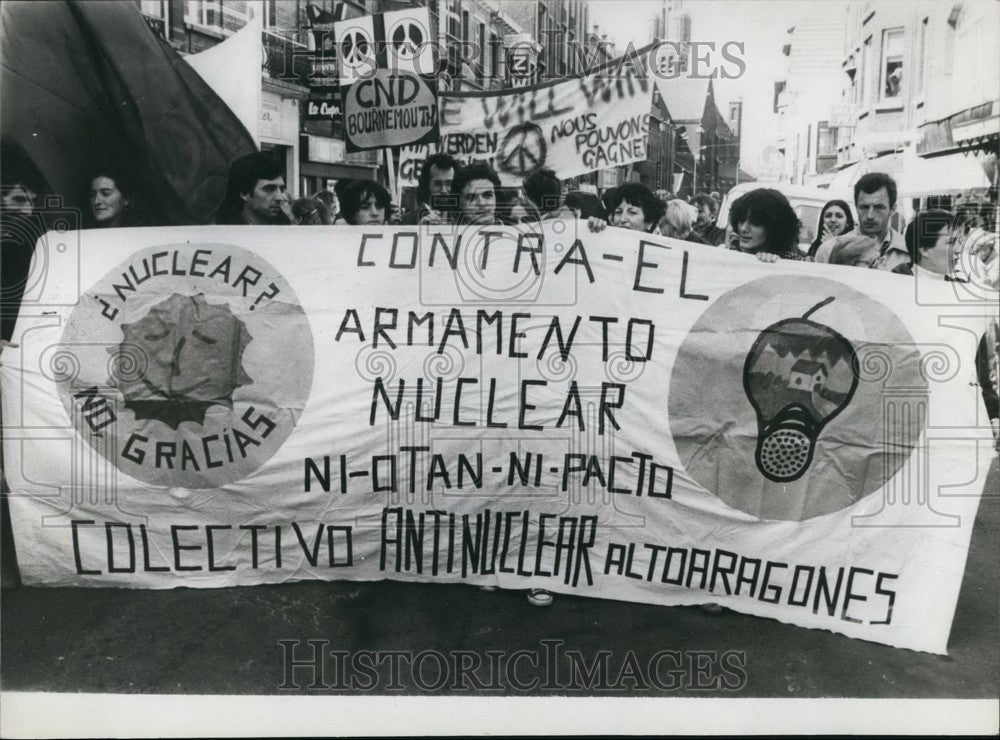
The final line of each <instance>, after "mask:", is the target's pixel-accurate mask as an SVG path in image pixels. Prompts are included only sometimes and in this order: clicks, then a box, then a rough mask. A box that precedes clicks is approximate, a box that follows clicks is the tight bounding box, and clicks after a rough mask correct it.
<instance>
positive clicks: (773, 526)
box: [2, 221, 996, 653]
mask: <svg viewBox="0 0 1000 740" xmlns="http://www.w3.org/2000/svg"><path fill="white" fill-rule="evenodd" d="M60 238H61V239H63V238H65V239H68V240H69V241H68V242H67V243H69V242H72V243H73V245H74V246H73V247H72V248H71V249H65V250H63V251H57V250H49V251H45V252H43V254H44V255H45V256H44V259H45V264H44V267H45V270H46V272H45V275H44V280H40V281H39V285H40V288H39V289H38V291H37V293H34V294H32V295H30V296H28V297H27V298H26V300H25V303H24V305H23V307H22V313H21V316H20V318H19V321H18V325H17V329H16V333H15V337H14V341H15V342H16V343H17V345H18V346H17V347H8V348H6V349H4V351H3V358H2V379H3V413H4V418H3V422H4V434H5V440H4V445H5V446H4V459H5V461H6V465H7V469H6V470H5V474H6V476H7V480H8V482H9V485H10V488H11V490H12V491H13V493H12V495H11V500H10V508H11V515H12V521H13V525H14V533H15V543H16V547H17V555H18V561H19V564H20V566H21V569H22V575H23V578H24V581H25V582H26V583H27V584H29V585H50V586H120V587H142V588H172V587H177V586H190V587H221V586H235V585H252V584H261V583H282V582H287V581H296V580H307V579H323V580H337V579H350V580H366V581H370V580H379V579H387V578H388V579H394V580H406V581H419V582H437V583H467V584H470V585H472V584H474V585H487V584H494V585H499V586H501V587H503V588H510V589H527V588H529V587H531V588H544V589H548V590H550V591H553V592H557V593H565V594H575V595H580V596H590V597H600V598H609V599H621V600H628V601H638V602H647V603H652V604H660V605H679V604H680V605H683V604H698V603H705V602H717V603H719V604H722V605H724V606H727V607H730V608H732V609H734V610H736V611H739V612H745V613H748V614H754V615H759V616H762V617H770V618H774V619H778V620H781V621H783V622H788V623H793V624H797V625H801V626H804V627H810V628H819V629H826V630H832V631H834V632H839V633H843V634H845V635H848V636H851V637H856V638H862V639H866V640H872V641H876V642H880V643H885V644H889V645H895V646H900V647H907V648H912V649H917V650H924V651H932V652H937V653H943V652H944V651H945V649H946V645H947V639H948V632H949V628H950V625H951V620H952V616H953V613H954V610H955V604H956V599H957V596H958V591H959V586H960V584H961V581H962V575H963V571H964V565H965V559H966V553H967V548H968V543H969V538H970V534H971V530H972V525H973V520H974V518H975V515H976V510H977V507H978V503H979V497H980V495H981V494H982V488H983V482H984V479H985V475H986V471H987V469H988V466H989V463H990V458H991V454H990V446H991V438H990V432H989V424H988V421H987V420H986V418H985V412H984V409H983V402H982V400H981V398H980V395H979V389H978V388H977V387H976V386H975V380H976V370H975V363H974V362H973V358H974V356H975V354H976V348H977V345H978V343H979V338H980V336H981V334H982V331H983V327H984V326H985V325H986V323H987V321H986V320H987V318H988V317H989V316H990V315H991V314H995V312H996V299H995V293H994V294H993V295H992V296H990V295H986V296H985V297H984V296H983V295H975V286H970V285H962V284H955V283H945V282H943V281H941V282H935V281H922V280H921V279H919V278H918V279H914V278H912V277H905V276H897V275H887V274H883V273H878V272H875V271H866V270H848V269H846V268H838V267H834V266H829V265H811V264H803V263H796V262H779V263H776V264H764V263H761V262H758V261H757V260H756V259H754V258H751V257H747V256H744V255H740V254H735V253H733V252H727V251H725V250H720V249H712V248H707V247H704V246H699V245H693V244H690V243H685V242H678V241H673V240H668V239H664V238H661V237H656V236H650V235H646V234H639V233H636V232H631V231H622V230H618V229H614V228H609V229H607V230H606V231H605V232H603V233H601V234H599V235H594V234H591V233H589V232H588V231H587V229H586V226H585V224H584V223H582V222H574V221H556V222H552V223H550V224H547V225H545V226H544V228H542V227H538V226H535V227H531V228H528V229H524V228H523V227H522V230H521V231H515V230H511V229H508V228H506V227H483V228H481V229H468V230H454V229H453V228H452V227H447V226H442V227H438V226H435V227H428V228H426V229H424V230H422V231H414V230H407V229H405V228H395V229H393V228H382V227H376V228H363V227H348V228H322V227H243V228H240V227H221V226H220V227H208V228H205V227H202V228H164V229H129V230H126V229H122V230H114V231H91V232H81V233H72V232H71V233H69V234H68V235H66V236H65V237H64V236H60Z"/></svg>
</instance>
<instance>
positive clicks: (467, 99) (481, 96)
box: [439, 70, 653, 185]
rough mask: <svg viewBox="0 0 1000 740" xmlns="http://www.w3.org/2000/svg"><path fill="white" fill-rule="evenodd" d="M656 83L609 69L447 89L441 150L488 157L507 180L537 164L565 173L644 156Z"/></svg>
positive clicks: (513, 181)
mask: <svg viewBox="0 0 1000 740" xmlns="http://www.w3.org/2000/svg"><path fill="white" fill-rule="evenodd" d="M652 96H653V83H652V82H651V81H649V80H648V79H647V78H646V77H641V76H635V75H632V74H625V73H624V72H623V73H622V74H621V75H620V76H619V75H616V74H613V73H612V72H611V71H610V70H605V71H603V72H599V73H597V74H593V75H590V76H587V77H580V78H573V79H568V80H562V81H559V82H550V83H545V84H542V85H536V86H534V87H527V88H519V89H517V90H516V91H511V90H505V91H503V92H483V93H479V92H469V93H456V92H447V93H445V92H443V93H441V94H440V95H439V102H440V111H441V146H440V151H442V152H445V153H446V154H450V155H452V156H453V157H455V158H457V159H459V160H460V161H462V162H464V163H468V162H472V161H479V160H481V161H486V162H489V163H490V165H492V167H493V169H495V170H496V171H497V173H498V174H499V175H500V179H501V181H502V182H503V183H504V184H505V185H520V183H521V180H522V179H523V178H524V176H525V175H527V174H528V173H529V172H531V171H532V170H534V169H537V168H539V167H551V168H552V169H553V170H555V173H556V175H557V176H558V177H559V178H560V179H565V178H569V177H576V176H577V175H583V174H586V173H588V172H593V171H594V170H602V169H605V168H607V167H618V166H621V165H626V164H631V163H633V162H642V161H644V160H645V159H646V139H647V137H648V136H649V118H650V116H649V111H650V105H651V104H652Z"/></svg>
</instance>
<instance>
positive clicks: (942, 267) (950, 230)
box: [892, 210, 1000, 449]
mask: <svg viewBox="0 0 1000 740" xmlns="http://www.w3.org/2000/svg"><path fill="white" fill-rule="evenodd" d="M960 218H961V216H959V217H958V218H956V217H955V216H953V215H952V214H950V213H948V212H947V211H940V210H929V211H923V212H921V213H918V214H917V215H916V216H915V217H914V219H913V220H912V221H910V223H909V224H907V226H906V232H905V234H904V239H905V240H906V249H907V251H908V252H909V253H910V259H911V260H912V263H911V264H908V265H907V264H902V265H898V266H897V267H895V268H894V269H893V270H892V272H893V273H895V274H897V275H911V276H914V277H917V278H918V279H923V280H946V281H948V282H958V283H967V282H969V280H968V279H967V278H966V277H964V276H963V275H961V274H959V273H958V272H957V271H956V269H955V267H956V263H957V262H958V258H959V256H960V247H961V246H962V245H961V244H960V241H961V240H962V238H963V237H964V236H965V235H964V233H963V229H962V223H961V221H960V220H959V219H960ZM996 332H997V329H996V323H995V322H994V323H993V324H992V325H991V326H990V329H988V330H987V332H986V333H984V334H983V336H982V337H981V338H980V341H979V345H978V347H977V349H976V357H975V365H976V379H977V381H978V383H979V388H980V392H981V393H982V397H983V404H984V405H985V406H986V415H987V417H988V418H989V420H990V428H991V430H992V432H993V446H994V448H995V449H1000V393H998V390H997V379H996V377H995V374H994V371H993V370H992V362H991V354H992V353H991V352H990V335H991V333H992V334H994V335H995V334H996Z"/></svg>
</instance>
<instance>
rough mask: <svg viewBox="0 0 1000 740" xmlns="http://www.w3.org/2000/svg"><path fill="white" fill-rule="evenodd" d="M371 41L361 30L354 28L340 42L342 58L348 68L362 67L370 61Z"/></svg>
mask: <svg viewBox="0 0 1000 740" xmlns="http://www.w3.org/2000/svg"><path fill="white" fill-rule="evenodd" d="M370 43H371V41H370V40H369V38H368V35H367V34H366V33H365V32H364V31H363V30H362V29H360V28H352V29H350V30H349V31H347V32H346V33H345V34H344V37H343V38H342V39H341V40H340V58H341V60H342V61H343V63H344V66H346V67H351V68H354V67H360V66H361V65H362V64H364V63H365V61H366V60H367V59H368V48H369V45H370Z"/></svg>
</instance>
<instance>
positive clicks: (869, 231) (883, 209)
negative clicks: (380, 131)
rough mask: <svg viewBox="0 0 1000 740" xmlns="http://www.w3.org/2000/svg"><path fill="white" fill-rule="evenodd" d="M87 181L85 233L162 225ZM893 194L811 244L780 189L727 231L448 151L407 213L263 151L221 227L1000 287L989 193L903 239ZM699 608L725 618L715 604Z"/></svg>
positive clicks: (875, 185)
mask: <svg viewBox="0 0 1000 740" xmlns="http://www.w3.org/2000/svg"><path fill="white" fill-rule="evenodd" d="M8 162H10V159H9V158H8ZM86 187H87V203H88V205H89V209H88V211H87V212H86V213H85V218H84V223H83V225H84V226H85V227H88V228H116V227H129V226H147V225H158V224H155V223H154V222H153V220H152V219H151V218H150V216H149V213H148V212H147V210H146V209H145V208H144V204H143V198H142V194H141V193H140V191H139V189H138V188H137V186H136V183H135V182H134V180H133V179H132V178H131V177H130V175H129V173H128V172H123V171H120V170H116V169H114V168H111V167H102V168H99V169H97V170H96V171H95V172H94V173H93V177H92V178H91V179H90V180H89V181H88V182H87V184H86ZM44 191H45V184H44V182H43V181H42V179H41V178H40V177H39V176H38V175H37V172H34V171H32V169H31V168H30V167H27V166H21V164H20V163H18V162H17V161H16V158H15V161H14V164H13V165H8V166H6V167H5V168H4V182H3V203H2V205H3V215H4V229H3V235H4V246H5V248H4V259H5V261H6V262H7V265H6V267H7V268H13V269H5V273H11V272H17V273H18V274H20V273H22V272H23V273H24V275H27V269H28V263H29V261H30V254H31V248H32V247H33V243H32V244H28V245H20V246H18V245H17V244H14V243H13V242H14V241H16V237H17V235H18V233H19V230H18V228H17V221H18V219H24V218H29V217H30V216H31V214H32V212H33V210H34V208H35V204H36V200H37V199H38V197H39V195H40V194H41V193H42V192H44ZM897 195H898V194H897V188H896V183H895V182H894V181H893V179H892V178H891V177H890V176H889V175H886V174H883V173H877V172H874V173H869V174H866V175H864V176H862V177H861V178H860V179H859V180H858V181H857V183H856V184H855V186H854V204H853V205H854V208H853V209H852V208H851V205H850V204H848V203H846V202H845V201H843V200H830V201H829V202H828V203H826V204H825V205H824V206H823V209H822V210H821V212H820V216H819V223H818V224H815V225H808V226H809V228H810V229H811V228H812V226H815V227H816V232H817V233H818V234H819V235H818V236H817V237H816V238H815V240H813V241H812V242H811V243H808V244H800V243H799V235H800V234H801V233H803V231H804V230H803V227H804V226H806V225H804V224H802V223H800V220H799V217H798V216H797V215H796V212H795V210H794V209H793V207H792V205H791V204H790V203H789V201H788V199H787V198H786V197H785V196H784V195H783V194H782V193H781V192H780V191H779V190H777V189H773V188H767V187H761V188H757V189H755V190H751V191H749V192H747V193H745V194H743V195H742V196H740V197H739V198H737V199H736V200H735V201H734V202H733V203H731V204H730V208H729V217H728V224H723V225H720V224H717V220H718V213H719V207H720V202H719V201H720V199H719V196H718V194H717V193H712V194H696V195H694V196H693V197H692V198H691V199H690V202H688V201H686V200H684V199H681V198H678V197H675V195H674V194H672V193H670V192H668V191H664V190H659V191H656V192H653V191H651V190H650V189H649V188H647V187H646V186H645V185H642V184H640V183H635V182H629V183H626V184H624V185H621V186H620V187H617V188H611V189H608V190H607V191H605V192H604V193H603V194H602V196H601V197H598V196H597V195H596V194H595V193H591V192H585V191H583V190H571V191H569V192H566V191H565V188H564V184H563V183H562V182H561V181H560V180H559V179H558V178H557V176H556V174H555V173H554V172H553V171H552V170H551V169H540V170H537V171H535V172H533V173H531V174H529V175H528V176H527V177H526V178H525V179H524V181H523V183H522V186H521V187H519V188H515V187H505V186H503V185H502V184H501V180H500V178H499V177H498V175H497V173H496V172H495V171H494V170H493V169H492V168H491V167H490V166H489V165H488V164H486V163H472V164H469V165H466V166H462V165H461V164H460V163H459V162H458V161H456V160H455V159H453V158H452V157H450V156H449V155H447V154H432V155H430V156H429V157H428V158H427V159H426V161H425V162H424V165H423V167H422V169H421V172H420V176H419V179H418V185H417V188H416V200H417V205H416V207H415V208H413V209H412V210H410V211H407V212H405V213H401V212H400V211H399V210H398V209H397V208H396V205H395V204H394V203H393V202H392V196H391V195H390V193H389V192H388V190H386V188H385V187H383V186H382V185H381V184H379V183H378V182H375V181H374V180H339V181H337V183H336V185H335V186H334V188H333V190H332V191H331V190H322V191H320V192H318V193H315V194H313V195H311V196H307V197H300V198H297V199H296V198H293V197H292V196H291V194H290V193H289V192H288V190H287V187H286V184H285V181H284V169H283V167H282V165H281V164H280V163H279V162H278V161H277V160H276V159H274V158H272V157H271V156H269V155H268V154H267V153H262V152H258V153H254V154H250V155H247V156H245V157H243V158H241V159H239V160H237V161H236V162H234V163H233V164H232V166H231V168H230V172H229V178H228V183H227V188H226V193H225V197H224V199H223V201H222V203H221V205H220V206H219V208H218V210H217V212H216V215H215V223H217V224H245V225H316V226H323V225H327V226H329V225H352V226H359V225H365V226H371V225H383V224H403V225H437V224H448V223H452V224H464V225H504V224H506V225H515V224H521V223H525V222H528V223H532V222H542V221H546V220H551V219H582V220H584V221H586V223H587V225H588V227H589V229H590V230H591V231H595V232H597V231H601V230H603V229H604V228H606V227H607V226H609V225H610V226H614V227H618V228H621V229H629V230H634V231H642V232H645V233H651V234H659V235H662V236H665V237H668V238H671V239H678V240H683V241H686V242H690V243H692V244H697V245H700V246H701V248H704V249H708V248H713V247H715V248H724V249H730V250H735V251H738V252H741V253H745V254H749V255H753V256H755V257H756V258H757V259H758V260H760V261H761V262H776V261H778V260H794V261H815V262H819V263H829V264H833V265H841V266H850V267H861V268H865V269H876V270H883V271H888V272H890V273H893V274H896V275H901V276H920V277H924V278H929V279H942V280H950V281H958V282H961V281H965V280H968V279H969V273H970V272H973V273H975V274H974V278H975V279H976V280H977V281H979V282H980V283H985V284H986V285H987V286H989V287H992V288H994V289H996V288H997V287H998V284H1000V276H998V267H1000V254H998V230H997V220H996V214H997V208H996V203H995V196H996V193H995V192H992V193H991V195H992V197H993V198H994V201H993V202H992V203H991V202H990V201H986V202H985V203H984V202H981V201H973V200H965V201H963V202H961V203H959V204H958V205H957V206H955V207H953V208H952V209H951V210H945V209H942V208H929V209H926V210H924V211H920V212H918V213H916V214H915V216H914V217H913V218H912V219H911V220H910V222H909V224H907V225H906V227H905V230H904V231H903V232H900V231H898V230H896V229H895V228H893V226H892V223H893V222H894V218H897V214H896V211H897V203H896V201H897ZM932 205H933V204H932ZM855 213H856V214H857V221H855ZM726 226H728V229H727V228H725V227H726ZM808 233H809V234H811V233H812V231H811V230H810V231H808ZM25 246H26V247H27V251H26V252H25V249H24V247H25ZM15 247H16V249H15ZM900 279H903V278H902V277H901V278H900ZM22 282H23V281H22ZM14 283H16V276H15V278H14ZM9 284H13V283H11V280H10V274H7V275H5V277H4V302H5V303H7V304H8V306H9V305H10V304H11V302H12V301H13V302H14V303H15V304H16V302H18V301H19V299H20V293H19V292H17V290H16V288H17V285H16V284H15V285H14V288H13V290H12V289H11V288H10V285H9ZM22 288H23V286H22ZM14 293H17V294H16V295H14ZM15 317H16V313H15V315H14V316H11V312H10V311H9V310H7V311H5V315H4V316H3V320H4V326H3V340H4V341H7V340H9V339H10V336H11V333H12V330H13V319H14V318H15ZM991 352H992V353H995V352H996V344H995V342H994V343H993V344H992V345H990V343H989V342H987V339H986V337H985V336H984V337H983V341H982V342H980V346H979V351H978V352H977V356H976V363H977V370H978V373H979V380H980V386H981V388H982V394H983V398H984V401H985V403H986V407H987V412H988V415H989V418H990V421H991V425H992V428H993V433H994V439H995V440H997V441H998V442H1000V421H998V418H1000V409H998V406H1000V404H998V398H997V392H996V387H997V378H996V377H992V378H991V377H990V372H991V367H993V368H995V363H991V362H990V353H991ZM993 372H994V373H995V369H994V370H993ZM528 599H529V601H531V603H533V604H536V605H539V606H546V605H548V604H550V603H552V600H553V597H552V594H550V593H549V592H547V591H544V590H540V589H533V590H531V591H530V592H529V594H528ZM705 608H706V610H708V611H716V610H718V607H716V606H715V605H711V604H709V605H705Z"/></svg>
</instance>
